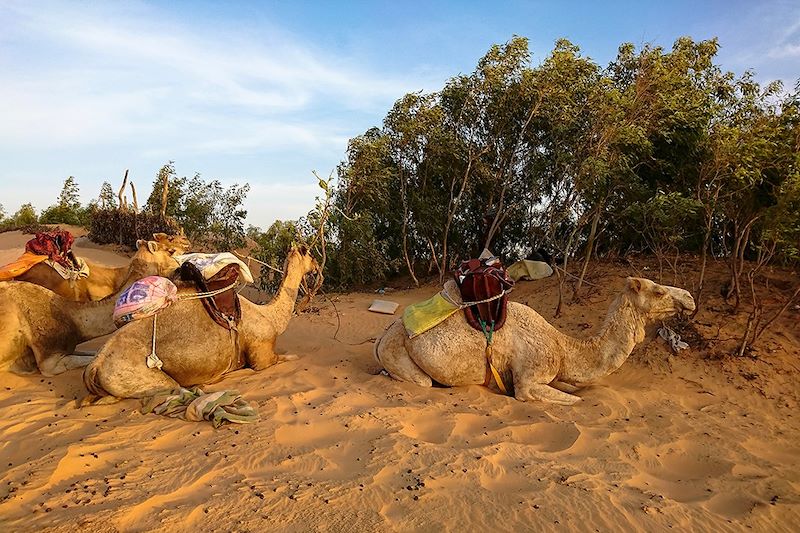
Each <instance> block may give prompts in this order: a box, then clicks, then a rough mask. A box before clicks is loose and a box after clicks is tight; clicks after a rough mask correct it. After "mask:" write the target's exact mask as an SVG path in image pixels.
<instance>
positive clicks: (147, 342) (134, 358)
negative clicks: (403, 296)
mask: <svg viewBox="0 0 800 533" xmlns="http://www.w3.org/2000/svg"><path fill="white" fill-rule="evenodd" d="M188 247H189V243H188V241H186V239H185V238H183V237H169V236H167V235H164V234H156V235H154V240H152V241H139V242H138V243H137V251H136V254H135V255H134V256H133V258H132V259H131V262H130V265H129V266H128V267H126V268H122V269H105V268H103V267H101V266H99V265H91V266H90V272H91V274H90V276H89V277H88V278H86V279H84V280H79V281H80V283H81V285H80V286H76V285H75V284H74V283H73V284H72V285H65V284H64V283H63V282H64V280H63V278H60V277H59V276H57V275H56V276H53V275H52V273H51V272H48V271H47V270H46V269H48V268H49V267H48V266H46V265H37V267H35V268H36V269H37V270H34V269H33V268H32V269H31V270H30V271H29V272H28V273H27V274H26V275H25V276H20V277H19V278H17V279H16V280H14V281H8V282H0V370H6V371H12V372H16V373H30V372H36V371H39V372H41V373H42V374H44V375H54V374H58V373H61V372H64V371H67V370H70V369H74V368H81V367H85V370H84V374H83V380H84V383H85V385H86V388H87V389H88V391H89V394H88V396H86V398H84V399H83V400H82V402H81V404H82V405H87V404H96V403H110V402H114V401H117V400H119V399H122V398H145V397H148V396H152V395H154V394H156V393H159V392H163V391H165V390H173V389H177V388H179V387H188V386H191V385H203V384H209V383H214V382H216V381H219V380H220V379H221V378H222V376H223V375H225V374H226V373H228V372H231V371H234V370H238V369H240V368H244V367H249V368H253V369H255V370H263V369H265V368H267V367H269V366H272V365H274V364H276V363H278V362H279V361H281V360H288V359H292V358H294V356H279V355H277V354H276V353H275V351H274V346H275V340H276V338H277V336H278V335H280V334H281V333H283V332H284V331H285V330H286V328H287V326H288V323H289V320H290V319H291V317H292V314H293V312H294V306H295V301H296V299H297V294H298V288H299V286H300V283H301V281H302V279H303V277H304V276H305V275H306V274H307V273H310V272H313V271H315V270H317V269H318V268H319V266H318V264H317V262H316V261H315V260H314V259H313V257H312V256H311V254H310V253H309V252H308V251H307V250H306V249H305V248H304V247H295V248H293V249H292V250H291V251H290V252H289V254H288V256H287V259H286V262H285V265H284V270H283V274H284V275H283V281H282V284H281V286H280V288H279V289H278V292H277V294H276V295H275V297H274V298H273V299H272V301H271V302H269V303H268V304H265V305H256V304H254V303H252V302H250V301H249V300H247V299H245V298H241V308H242V316H241V321H240V323H239V325H238V327H237V328H234V330H232V331H229V330H227V329H225V328H223V327H220V326H218V325H217V324H215V323H214V321H213V320H212V319H211V318H210V317H209V315H208V314H207V313H206V312H205V310H204V308H203V305H202V302H201V301H199V300H197V299H186V300H181V301H178V302H177V303H176V304H173V305H171V306H170V307H168V308H166V309H164V310H163V311H161V312H160V313H159V314H158V315H156V316H154V317H148V318H144V319H141V320H137V321H134V322H131V323H129V324H126V325H124V326H123V327H121V328H120V329H119V330H116V327H115V325H114V322H113V320H112V313H113V310H114V305H115V302H116V299H117V297H118V296H119V295H120V294H121V293H122V291H123V290H125V289H126V288H127V287H128V286H130V285H131V284H132V283H133V282H135V281H136V280H138V279H140V278H143V277H145V276H152V275H157V276H164V277H168V278H171V277H174V276H175V273H176V271H177V269H178V266H179V265H178V262H177V261H176V260H175V259H174V257H173V256H175V255H178V254H182V253H184V252H186V251H187V250H188ZM39 267H41V268H39ZM448 284H454V282H453V281H449V282H448ZM178 286H179V293H188V292H193V291H194V288H193V287H189V286H185V287H184V286H181V285H180V284H179V285H178ZM448 292H449V293H450V294H454V293H455V294H457V293H458V291H457V289H454V287H449V288H448ZM694 306H695V304H694V300H693V299H692V297H691V295H690V294H689V293H688V292H687V291H685V290H683V289H679V288H675V287H668V286H662V285H658V284H656V283H654V282H652V281H650V280H646V279H641V278H628V280H627V283H626V285H625V288H624V289H623V290H622V291H621V293H620V294H619V295H618V296H617V298H616V299H615V300H614V301H613V303H612V304H611V306H610V308H609V313H608V316H607V318H606V320H605V323H604V324H603V326H602V327H601V328H600V331H599V333H598V334H597V335H596V336H594V337H591V338H588V339H583V340H580V339H575V338H572V337H569V336H567V335H564V334H562V333H560V332H559V331H558V330H557V329H556V328H554V327H553V326H552V325H550V324H549V323H548V322H547V321H546V320H545V319H544V318H542V316H541V315H539V314H538V313H537V312H536V311H534V310H533V309H531V308H530V307H528V306H526V305H523V304H521V303H516V302H510V303H509V304H508V315H507V320H506V324H505V326H504V327H503V328H502V329H501V330H498V331H497V332H496V333H495V335H494V339H493V344H492V352H493V353H492V362H493V364H494V366H495V367H496V369H497V371H498V372H499V374H500V376H501V377H502V380H503V382H505V383H507V384H509V385H511V386H512V387H513V388H512V387H509V389H510V390H513V395H514V396H515V397H516V398H517V399H518V400H522V401H530V400H540V401H545V402H552V403H557V404H563V405H571V404H574V403H575V402H577V401H579V400H580V397H579V396H576V395H575V392H576V391H577V390H578V389H579V388H580V387H581V386H583V385H585V384H588V383H590V382H592V381H594V380H596V379H597V378H599V377H602V376H604V375H607V374H609V373H611V372H613V371H614V370H616V369H617V368H619V367H620V366H621V365H622V364H623V363H624V362H625V360H626V359H627V357H628V356H629V355H630V353H631V352H632V350H633V348H634V347H635V346H636V344H637V343H639V342H641V341H642V340H643V339H644V335H645V325H646V324H647V323H649V322H653V321H656V320H663V319H664V318H667V317H669V316H673V315H675V314H678V313H681V312H684V311H692V310H693V309H694ZM156 319H157V320H158V322H157V324H158V327H157V328H156V327H155V323H154V322H155V320H156ZM115 330H116V332H115ZM114 332H115V333H114ZM109 333H114V335H113V336H112V337H111V338H110V339H109V340H108V341H107V342H106V343H105V345H104V346H103V347H102V348H101V349H100V351H99V352H98V353H97V355H95V356H91V355H76V354H74V351H75V348H76V346H77V345H78V344H80V343H81V342H84V341H86V340H88V339H91V338H94V337H99V336H102V335H106V334H109ZM156 347H157V351H158V358H159V359H160V361H161V363H162V365H160V366H159V367H157V368H151V367H149V366H148V365H147V363H146V360H147V359H148V354H150V353H151V351H153V350H155V349H156ZM486 348H487V343H486V338H485V337H484V335H483V334H482V333H481V332H479V331H476V330H475V329H472V328H471V327H469V325H468V324H467V321H466V320H465V319H464V316H463V313H456V314H454V315H452V316H450V317H449V318H447V319H446V320H445V321H444V322H442V323H441V324H440V325H438V326H437V327H435V328H433V329H431V330H429V331H427V332H425V333H422V334H421V335H418V336H415V337H413V338H409V337H408V335H407V334H406V331H405V328H404V327H403V323H402V319H398V320H396V321H395V322H394V323H393V324H391V325H390V326H389V327H388V328H387V329H386V331H385V332H384V334H383V335H382V336H380V338H378V339H377V340H376V341H375V345H374V355H375V358H376V359H377V361H378V362H379V363H380V364H381V366H382V367H383V368H384V369H385V370H386V372H388V374H389V375H390V376H391V377H393V378H395V379H397V380H400V381H405V382H410V383H414V384H416V385H419V386H423V387H430V386H432V385H433V384H434V383H438V384H441V385H446V386H462V385H473V384H484V383H487V379H486V375H487V374H486V368H487V363H486V357H487V355H486V354H487V350H486Z"/></svg>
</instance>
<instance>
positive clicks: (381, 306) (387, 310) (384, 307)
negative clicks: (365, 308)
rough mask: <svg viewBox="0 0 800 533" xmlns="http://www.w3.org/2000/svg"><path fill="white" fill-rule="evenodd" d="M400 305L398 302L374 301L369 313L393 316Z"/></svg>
mask: <svg viewBox="0 0 800 533" xmlns="http://www.w3.org/2000/svg"><path fill="white" fill-rule="evenodd" d="M398 307H400V304H399V303H397V302H390V301H388V300H373V301H372V305H370V306H369V311H372V312H373V313H381V314H384V315H393V314H394V312H395V311H397V308H398Z"/></svg>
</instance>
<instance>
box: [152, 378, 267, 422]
mask: <svg viewBox="0 0 800 533" xmlns="http://www.w3.org/2000/svg"><path fill="white" fill-rule="evenodd" d="M142 413H145V414H147V413H155V414H157V415H163V416H169V417H172V418H181V419H183V420H190V421H192V422H199V421H201V420H208V421H209V422H211V423H212V424H213V425H214V427H215V428H218V427H220V426H221V425H222V424H224V423H225V422H230V423H233V424H252V423H253V422H255V421H257V420H258V412H257V411H256V409H255V408H254V407H251V406H250V405H249V404H248V403H247V402H246V401H244V400H243V399H242V396H241V395H240V394H239V393H238V392H237V391H235V390H225V391H219V392H210V393H208V394H206V393H205V392H203V391H202V389H200V387H194V388H192V389H184V388H183V387H181V388H180V389H178V390H173V391H167V392H163V393H159V394H156V395H154V396H150V397H147V398H143V399H142Z"/></svg>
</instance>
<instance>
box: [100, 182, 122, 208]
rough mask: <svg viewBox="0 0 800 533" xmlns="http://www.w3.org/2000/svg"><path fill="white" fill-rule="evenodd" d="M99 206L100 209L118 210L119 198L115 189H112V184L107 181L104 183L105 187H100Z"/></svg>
mask: <svg viewBox="0 0 800 533" xmlns="http://www.w3.org/2000/svg"><path fill="white" fill-rule="evenodd" d="M97 205H98V207H99V208H100V209H116V208H117V197H116V195H115V194H114V189H112V188H111V184H110V183H109V182H107V181H104V182H103V185H101V186H100V196H98V198H97Z"/></svg>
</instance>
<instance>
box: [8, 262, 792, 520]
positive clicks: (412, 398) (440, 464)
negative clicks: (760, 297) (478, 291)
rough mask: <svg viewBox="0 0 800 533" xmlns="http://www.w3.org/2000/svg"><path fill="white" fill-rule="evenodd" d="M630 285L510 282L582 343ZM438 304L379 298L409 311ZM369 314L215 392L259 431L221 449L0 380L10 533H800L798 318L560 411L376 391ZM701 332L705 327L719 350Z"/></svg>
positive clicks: (285, 348)
mask: <svg viewBox="0 0 800 533" xmlns="http://www.w3.org/2000/svg"><path fill="white" fill-rule="evenodd" d="M623 275H624V272H622V271H621V269H620V268H619V267H607V268H598V269H596V270H595V272H594V274H593V278H592V281H594V282H595V283H597V284H598V285H600V287H601V288H599V289H597V290H595V292H594V293H593V294H592V295H591V297H589V298H587V299H586V300H585V301H584V302H583V303H581V304H574V305H570V306H568V307H567V308H566V312H565V314H564V316H563V317H561V318H560V319H559V320H553V316H552V315H553V309H554V303H555V298H556V294H557V293H556V286H555V281H554V280H552V279H547V280H541V281H537V282H528V283H521V284H520V285H519V287H518V289H517V290H516V291H515V292H514V294H513V296H512V297H513V299H516V300H518V301H523V302H527V303H528V304H529V305H531V306H533V307H534V308H536V309H537V310H539V311H540V312H541V313H542V314H543V315H544V316H545V317H546V318H548V319H549V320H552V321H553V322H554V323H555V324H557V325H558V327H560V328H562V329H563V330H564V331H567V332H569V333H571V334H575V335H589V334H591V332H592V331H593V330H594V329H596V328H597V327H598V326H599V324H600V323H601V321H602V317H603V315H604V312H605V309H606V308H607V305H608V303H609V302H610V299H611V297H612V296H613V294H614V292H615V291H616V290H618V289H619V288H620V287H621V286H622V283H623V281H624V277H623ZM435 290H436V287H434V286H428V287H424V288H421V289H415V290H403V291H397V292H392V293H390V294H387V295H386V296H384V297H383V298H390V299H392V300H395V301H397V302H399V303H400V304H401V310H402V306H404V305H407V304H409V303H411V302H414V301H418V300H420V299H422V298H424V297H427V296H429V295H430V294H432V293H433V292H434V291H435ZM374 296H375V295H374V294H347V295H338V296H335V302H336V308H337V309H338V312H339V318H340V320H341V328H340V331H339V334H338V338H339V339H340V341H337V340H334V339H333V338H332V337H333V334H334V332H335V330H336V328H337V316H336V313H335V312H334V308H333V306H332V305H331V304H330V303H329V302H326V301H324V300H323V301H320V302H319V303H318V305H319V308H320V310H319V312H318V313H307V314H302V315H300V316H298V317H296V318H294V319H293V320H292V322H291V324H290V326H289V329H288V331H287V332H286V333H285V334H284V335H283V336H282V337H280V338H279V341H278V350H279V351H280V352H282V353H293V354H297V355H299V356H300V359H299V360H297V361H292V362H288V363H282V364H280V365H277V366H275V367H272V368H270V369H267V370H265V371H263V372H260V373H256V372H253V371H250V370H242V371H238V372H235V373H233V374H231V375H229V376H228V377H227V378H226V379H225V380H224V381H222V382H220V383H218V384H215V385H213V386H210V387H208V389H210V390H220V389H226V388H234V389H238V390H239V391H241V392H242V393H243V394H244V396H245V398H246V399H248V400H249V401H251V402H253V403H255V404H257V405H258V407H259V410H260V413H261V420H260V421H259V422H258V423H256V424H253V425H246V426H225V427H223V428H221V429H219V430H215V429H213V428H212V427H211V426H210V425H208V424H205V423H204V424H198V423H189V422H182V421H179V420H173V419H168V418H162V417H158V416H155V415H142V414H140V413H139V412H138V408H139V404H138V402H136V401H124V402H121V403H119V404H116V405H111V406H102V407H91V408H86V409H80V410H79V409H76V408H75V406H74V400H75V399H76V398H80V397H82V396H83V395H84V394H85V391H84V388H83V384H82V382H81V373H80V372H79V371H73V372H69V373H67V374H64V375H61V376H57V377H54V378H43V377H41V376H38V375H35V376H16V375H12V374H3V375H2V376H0V379H2V384H1V385H0V412H2V413H3V416H2V418H0V434H2V435H3V439H2V443H0V461H1V462H0V465H2V466H3V471H2V474H0V523H3V524H5V526H4V530H6V531H73V530H75V528H76V526H77V527H79V528H82V529H86V530H91V531H151V530H156V531H267V530H281V531H308V530H319V531H342V530H344V531H409V530H420V531H437V530H446V531H452V530H457V529H461V530H469V531H473V530H481V529H484V528H486V529H489V528H490V529H498V530H512V529H514V530H519V529H526V530H527V529H531V530H539V529H544V530H579V531H595V530H600V531H604V530H631V529H637V530H648V531H652V530H664V529H668V528H673V529H679V530H687V529H698V530H714V531H734V530H740V529H744V528H748V527H752V528H753V529H756V530H762V531H766V530H769V531H776V530H777V531H782V530H783V531H790V530H793V529H795V528H796V525H795V524H796V523H797V522H798V520H800V496H798V493H799V491H800V444H798V442H800V441H798V435H800V431H798V430H799V429H800V428H798V418H797V392H798V389H797V373H796V372H797V370H798V369H797V364H798V363H797V361H798V353H800V342H798V339H797V337H796V335H797V331H796V329H795V330H794V332H792V331H789V330H791V325H792V324H795V325H796V324H797V320H798V314H797V312H793V313H792V314H790V315H789V316H787V317H786V323H785V324H783V326H782V327H779V328H776V331H778V332H779V333H776V334H775V335H773V336H772V337H770V339H768V340H767V342H766V343H765V346H767V347H768V348H767V349H765V350H764V352H763V353H761V354H760V355H759V359H757V360H747V361H740V360H733V359H730V358H729V359H724V360H717V359H714V358H711V357H708V356H710V355H713V354H711V353H710V352H709V353H704V354H701V353H700V352H699V351H698V350H697V349H695V350H693V351H691V352H688V353H687V352H683V353H682V354H681V355H680V356H677V357H676V356H671V355H669V353H668V351H667V348H666V347H665V345H664V344H663V343H662V341H660V340H658V339H656V340H650V341H648V343H647V344H646V345H644V346H642V347H640V348H638V349H637V350H636V351H635V352H634V355H633V357H632V358H631V360H629V361H628V362H627V363H626V364H625V365H624V366H623V367H622V368H621V369H620V370H619V371H618V372H617V373H615V374H613V375H611V376H609V377H608V378H606V379H603V380H602V381H600V382H599V383H597V384H596V385H594V386H592V387H589V388H587V389H585V390H584V391H583V392H581V393H580V395H581V396H582V397H583V401H582V402H581V403H579V404H578V405H576V406H574V407H560V406H552V405H545V404H538V403H522V402H518V401H516V400H514V399H513V398H508V397H504V396H501V395H498V394H494V393H492V392H491V391H489V390H487V389H485V388H483V387H477V386H475V387H466V388H458V389H447V388H433V389H423V388H418V387H415V386H412V385H410V384H404V383H398V382H395V381H392V380H391V379H390V378H388V377H385V376H383V375H380V374H376V371H377V365H376V363H375V362H374V360H373V358H372V346H371V343H369V342H363V341H367V340H368V339H370V338H373V337H375V336H377V335H379V334H380V333H381V332H382V330H383V328H384V327H385V326H386V325H387V324H388V323H389V322H390V321H391V320H393V317H389V316H383V315H377V314H372V313H369V312H367V311H366V308H367V307H368V305H369V303H370V301H371V300H372V298H373V297H374ZM712 307H713V306H712ZM711 313H712V311H708V312H707V313H705V314H701V315H699V317H698V321H699V322H701V323H709V324H711V325H710V326H709V327H708V330H707V331H706V330H702V331H701V332H702V333H703V334H704V336H709V337H710V336H712V333H714V332H716V331H717V322H716V321H717V320H718V317H717V316H716V315H712V314H711ZM734 322H735V321H731V320H730V319H729V320H728V324H727V327H730V328H735V323H734ZM725 331H726V330H723V335H724V334H725ZM728 333H730V331H728ZM787 335H788V336H787ZM776 347H777V348H776ZM770 350H771V351H770ZM702 355H705V356H707V357H702ZM753 374H756V377H753Z"/></svg>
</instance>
